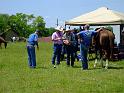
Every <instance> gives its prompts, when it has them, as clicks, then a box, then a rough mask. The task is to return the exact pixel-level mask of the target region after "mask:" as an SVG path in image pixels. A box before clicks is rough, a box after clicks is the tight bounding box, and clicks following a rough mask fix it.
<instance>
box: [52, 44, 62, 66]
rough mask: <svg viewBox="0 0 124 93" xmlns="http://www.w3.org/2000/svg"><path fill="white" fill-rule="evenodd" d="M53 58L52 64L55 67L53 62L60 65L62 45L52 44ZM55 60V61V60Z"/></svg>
mask: <svg viewBox="0 0 124 93" xmlns="http://www.w3.org/2000/svg"><path fill="white" fill-rule="evenodd" d="M53 51H54V52H53V57H52V64H53V65H55V60H57V64H58V65H59V64H60V56H61V51H62V44H54V45H53ZM56 58H57V59H56Z"/></svg>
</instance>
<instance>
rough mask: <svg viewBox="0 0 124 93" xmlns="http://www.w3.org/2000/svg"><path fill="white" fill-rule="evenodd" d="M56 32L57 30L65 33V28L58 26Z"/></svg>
mask: <svg viewBox="0 0 124 93" xmlns="http://www.w3.org/2000/svg"><path fill="white" fill-rule="evenodd" d="M55 30H57V31H63V28H62V27H61V26H57V27H56V28H55Z"/></svg>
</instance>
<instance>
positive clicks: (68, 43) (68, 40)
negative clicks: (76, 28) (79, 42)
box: [63, 28, 76, 67]
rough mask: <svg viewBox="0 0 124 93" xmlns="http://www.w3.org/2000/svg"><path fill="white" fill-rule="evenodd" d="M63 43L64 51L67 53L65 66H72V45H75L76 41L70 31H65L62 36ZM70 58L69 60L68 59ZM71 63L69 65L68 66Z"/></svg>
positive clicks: (73, 57) (73, 56) (73, 58)
mask: <svg viewBox="0 0 124 93" xmlns="http://www.w3.org/2000/svg"><path fill="white" fill-rule="evenodd" d="M63 39H64V40H63V43H64V44H65V49H66V53H67V66H70V65H71V66H72V67H73V66H74V61H75V55H74V48H75V47H74V45H75V44H76V40H75V37H74V34H73V33H72V32H71V30H70V29H68V28H67V29H66V30H65V34H64V35H63ZM70 57H71V58H70ZM70 61H71V64H70Z"/></svg>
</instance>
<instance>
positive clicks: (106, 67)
mask: <svg viewBox="0 0 124 93" xmlns="http://www.w3.org/2000/svg"><path fill="white" fill-rule="evenodd" d="M105 56H106V65H105V69H108V65H109V60H108V59H109V57H110V54H109V50H108V51H105Z"/></svg>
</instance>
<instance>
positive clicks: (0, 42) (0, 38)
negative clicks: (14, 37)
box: [0, 37, 7, 48]
mask: <svg viewBox="0 0 124 93" xmlns="http://www.w3.org/2000/svg"><path fill="white" fill-rule="evenodd" d="M2 43H4V46H5V48H6V47H7V41H6V40H5V39H4V38H2V37H0V48H2V46H1V45H2Z"/></svg>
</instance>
